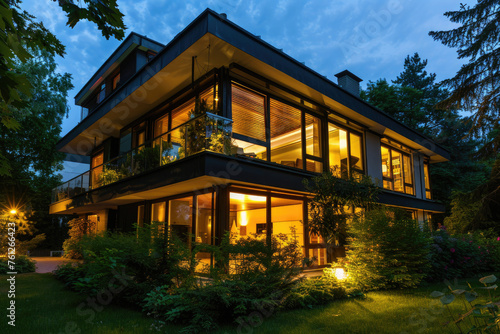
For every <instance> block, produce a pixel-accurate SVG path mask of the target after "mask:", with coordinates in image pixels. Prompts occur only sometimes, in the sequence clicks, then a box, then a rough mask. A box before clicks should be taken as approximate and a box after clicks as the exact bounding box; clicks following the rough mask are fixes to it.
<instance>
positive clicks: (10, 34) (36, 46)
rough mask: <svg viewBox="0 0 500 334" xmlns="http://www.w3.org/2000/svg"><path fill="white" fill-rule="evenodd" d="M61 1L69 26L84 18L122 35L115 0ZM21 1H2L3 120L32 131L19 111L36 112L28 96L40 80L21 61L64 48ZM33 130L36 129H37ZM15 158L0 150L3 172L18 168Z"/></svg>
mask: <svg viewBox="0 0 500 334" xmlns="http://www.w3.org/2000/svg"><path fill="white" fill-rule="evenodd" d="M54 1H55V0H54ZM58 4H59V6H60V7H61V8H62V10H63V11H64V12H65V13H66V15H67V17H68V22H67V24H68V25H69V26H70V27H72V28H73V27H74V26H75V25H76V23H77V22H78V21H80V20H82V19H84V20H88V21H90V22H94V23H96V24H97V27H98V29H100V30H101V32H102V34H103V36H105V37H106V38H109V37H111V36H114V37H116V38H118V39H122V38H123V36H124V30H125V25H124V24H123V15H122V14H121V13H120V11H119V10H118V5H117V3H116V0H101V1H92V0H84V1H83V2H79V5H76V4H74V1H72V0H64V1H58ZM82 4H83V5H82ZM20 5H21V1H20V0H2V1H0V13H1V15H0V29H1V30H2V32H3V33H2V34H1V35H0V50H1V51H0V59H1V61H0V121H1V126H2V127H4V128H5V129H8V130H10V131H13V132H16V131H19V130H20V129H21V128H22V129H25V130H26V132H32V131H30V130H31V129H32V128H30V127H24V126H23V125H22V124H21V123H20V122H19V120H18V119H17V116H16V113H17V111H18V110H23V109H24V110H25V112H26V115H33V116H35V115H36V112H32V111H31V110H29V109H28V108H29V106H30V102H29V99H30V98H32V97H33V98H35V97H36V94H35V92H34V91H33V88H35V87H36V85H37V84H38V83H37V82H34V81H33V80H32V78H30V76H29V75H27V73H25V72H23V71H22V70H19V68H18V67H19V64H26V63H28V62H29V61H30V60H33V58H36V57H37V54H36V52H37V50H40V51H41V52H42V53H45V54H46V55H47V56H48V57H52V58H53V57H54V56H55V55H58V56H63V55H64V53H65V51H64V45H62V44H61V42H60V41H59V40H58V39H57V38H56V36H54V35H53V34H52V33H51V32H50V31H49V30H48V29H47V28H45V26H44V25H43V23H42V22H37V21H36V17H35V16H34V15H32V14H30V13H28V12H27V11H25V10H22V9H21V7H20ZM47 83H50V81H47ZM26 97H28V98H26ZM47 105H49V104H47ZM47 120H52V118H47ZM2 132H3V129H2ZM33 132H34V133H37V131H35V130H34V131H33ZM58 134H59V133H58ZM12 161H14V160H11V159H9V158H8V157H7V156H5V152H4V151H3V150H2V151H0V175H3V176H5V175H10V172H11V171H15V170H16V168H15V167H14V166H11V162H12Z"/></svg>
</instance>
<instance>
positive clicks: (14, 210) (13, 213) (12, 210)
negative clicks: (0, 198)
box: [9, 209, 17, 215]
mask: <svg viewBox="0 0 500 334" xmlns="http://www.w3.org/2000/svg"><path fill="white" fill-rule="evenodd" d="M9 212H10V213H11V214H12V215H15V214H16V213H17V210H16V209H11V210H10V211H9Z"/></svg>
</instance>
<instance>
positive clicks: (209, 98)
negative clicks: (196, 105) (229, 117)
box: [200, 87, 217, 112]
mask: <svg viewBox="0 0 500 334" xmlns="http://www.w3.org/2000/svg"><path fill="white" fill-rule="evenodd" d="M200 101H205V103H206V104H207V107H208V110H210V112H212V111H214V110H215V108H216V107H217V106H215V105H214V88H213V87H210V88H208V89H206V90H204V91H203V92H201V93H200Z"/></svg>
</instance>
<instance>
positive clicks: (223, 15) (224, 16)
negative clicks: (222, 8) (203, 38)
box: [219, 13, 227, 20]
mask: <svg viewBox="0 0 500 334" xmlns="http://www.w3.org/2000/svg"><path fill="white" fill-rule="evenodd" d="M219 16H220V17H222V18H223V19H224V20H227V14H226V13H220V14H219Z"/></svg>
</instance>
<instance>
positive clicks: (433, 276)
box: [427, 228, 500, 281]
mask: <svg viewBox="0 0 500 334" xmlns="http://www.w3.org/2000/svg"><path fill="white" fill-rule="evenodd" d="M431 242H432V243H431V248H430V250H431V253H430V257H429V258H430V264H431V270H430V271H429V275H428V278H427V279H428V280H433V281H438V280H443V279H452V278H459V277H472V276H474V275H476V274H479V273H484V272H487V271H489V270H492V269H494V267H495V266H496V265H497V264H498V263H499V261H500V260H499V259H498V258H497V257H496V256H498V255H499V254H498V252H499V247H498V246H500V242H498V241H496V239H495V240H492V238H491V239H489V238H485V237H484V236H479V235H476V236H475V235H472V234H465V235H449V234H448V232H447V231H446V229H444V228H442V229H440V230H438V231H436V232H434V233H433V236H432V237H431ZM496 244H499V245H498V246H497V245H496Z"/></svg>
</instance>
